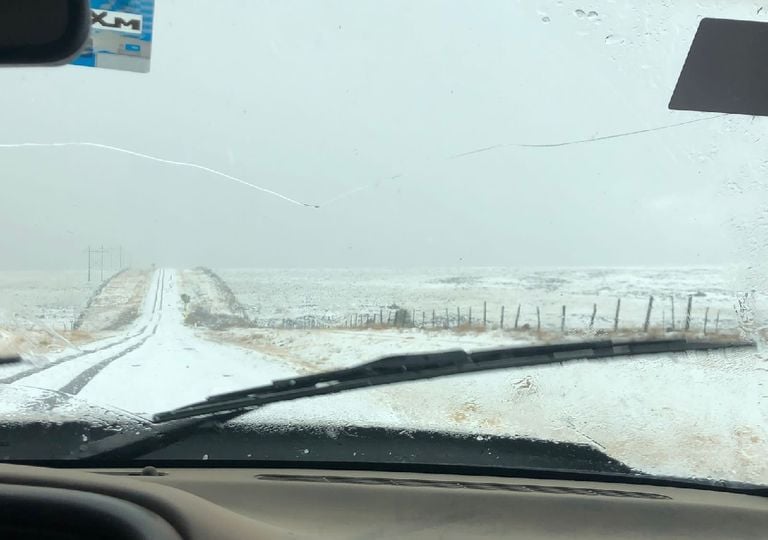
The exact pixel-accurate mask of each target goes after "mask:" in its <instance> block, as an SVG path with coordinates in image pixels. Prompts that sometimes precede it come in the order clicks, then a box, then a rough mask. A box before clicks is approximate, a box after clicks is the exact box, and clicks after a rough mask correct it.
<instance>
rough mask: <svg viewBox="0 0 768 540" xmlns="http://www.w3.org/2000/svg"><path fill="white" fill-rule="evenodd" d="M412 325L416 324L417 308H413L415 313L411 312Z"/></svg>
mask: <svg viewBox="0 0 768 540" xmlns="http://www.w3.org/2000/svg"><path fill="white" fill-rule="evenodd" d="M411 326H413V327H415V326H416V310H415V309H414V310H413V313H411Z"/></svg>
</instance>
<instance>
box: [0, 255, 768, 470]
mask: <svg viewBox="0 0 768 540" xmlns="http://www.w3.org/2000/svg"><path fill="white" fill-rule="evenodd" d="M182 275H183V276H185V279H184V280H183V285H184V289H183V290H188V289H189V280H188V279H186V277H187V276H188V274H187V273H183V274H182V273H179V272H174V271H170V270H165V271H158V272H156V273H155V274H154V276H153V278H152V279H151V283H152V285H151V286H150V288H149V290H148V292H147V296H146V297H145V300H144V304H143V307H142V310H141V316H140V317H139V319H138V320H137V321H136V322H135V323H134V325H132V326H131V327H130V331H126V334H125V336H124V337H123V338H122V339H123V341H120V339H118V338H117V337H115V338H113V339H112V341H111V342H110V343H109V344H107V347H106V348H96V349H94V350H91V349H89V350H88V351H86V353H85V354H81V355H75V356H74V357H72V358H71V359H68V360H65V361H60V362H58V363H56V362H52V363H51V364H50V365H47V366H45V365H44V366H41V368H38V369H37V370H36V371H35V372H34V373H15V375H13V376H11V377H10V380H9V377H7V376H6V375H4V374H6V373H11V372H13V371H12V370H13V369H18V368H0V370H5V371H0V379H3V380H5V381H6V382H11V383H12V384H13V385H16V386H17V387H19V388H21V387H24V386H35V387H41V388H48V389H52V390H64V391H67V392H69V393H72V394H76V395H77V396H78V398H80V399H85V400H87V401H88V402H92V403H94V404H102V405H107V406H112V407H117V408H120V409H124V410H127V411H131V412H134V413H140V414H144V415H147V414H150V413H154V412H158V411H160V410H164V409H168V408H173V407H177V406H179V405H183V404H185V403H188V402H191V401H197V400H200V399H202V398H204V397H205V396H207V395H209V394H212V393H218V392H224V391H229V390H235V389H239V388H243V387H247V386H253V385H261V384H265V383H268V382H270V381H271V380H273V379H275V378H287V377H292V376H296V375H301V374H306V373H309V372H313V371H319V370H323V369H332V368H335V367H342V366H348V365H351V364H356V363H359V362H362V361H367V360H371V359H374V358H377V357H380V356H384V355H389V354H395V353H403V352H417V351H433V350H439V349H445V348H455V347H462V348H466V349H470V350H472V349H479V348H487V347H494V346H499V345H502V344H505V345H509V344H513V343H520V342H525V341H526V340H528V339H529V338H530V335H528V334H525V333H518V334H515V333H508V332H500V331H488V332H474V331H470V332H466V331H465V332H455V331H438V330H422V329H407V330H402V331H400V330H392V329H388V330H374V329H369V330H342V329H319V330H313V331H306V330H278V329H265V328H232V329H228V330H219V331H214V330H211V329H209V328H204V327H197V328H196V327H194V326H188V325H185V324H184V305H183V302H182V300H181V294H182V292H181V290H182V289H180V287H181V285H182V283H181V282H182V280H181V279H180V276H182ZM206 275H207V274H197V275H196V277H195V279H196V280H197V283H196V285H195V286H196V287H198V289H199V290H200V291H203V290H205V291H207V294H208V295H209V296H214V297H215V295H218V294H220V291H221V289H220V288H218V286H216V285H215V284H212V283H209V284H206V283H205V281H206V280H209V279H213V278H211V277H210V276H208V277H205V276H206ZM314 283H318V281H317V280H316V281H315V282H314ZM318 286H319V285H318ZM273 287H274V288H275V289H280V287H279V286H277V285H276V284H274V283H273ZM307 287H309V285H307ZM319 287H320V286H319ZM453 287H455V285H453ZM320 288H322V287H320ZM439 288H443V286H442V285H440V286H439ZM217 291H218V292H217ZM702 292H704V294H705V295H707V296H705V297H699V298H707V297H714V296H715V293H712V294H710V293H709V292H707V291H702ZM723 294H724V293H723ZM340 296H341V297H342V298H341V299H340V300H339V302H341V301H342V300H343V299H344V298H348V296H349V292H348V291H347V292H345V293H344V294H343V295H341V294H340ZM217 303H218V304H224V303H226V299H225V298H223V297H222V298H219V299H218V300H214V301H212V302H211V304H212V305H217ZM90 346H91V344H89V347H90ZM76 352H77V351H69V353H67V354H75V353H76ZM59 358H60V359H61V358H62V357H61V355H60V356H59ZM63 358H67V357H66V356H64V357H63ZM8 370H11V371H8ZM766 382H768V362H767V361H766V356H765V354H764V353H762V352H754V351H749V352H745V351H719V352H712V353H704V352H699V353H689V354H684V355H666V356H652V357H647V358H634V359H631V360H619V361H611V362H606V363H604V364H597V363H594V362H593V363H586V362H585V363H574V364H566V365H564V366H548V367H540V368H529V369H525V370H518V371H498V372H490V373H483V374H476V375H464V376H457V377H452V378H445V379H440V380H434V381H424V382H413V383H407V384H402V385H396V386H390V387H383V388H376V389H369V390H363V389H361V390H356V391H353V392H348V393H344V394H339V395H332V396H325V397H320V398H313V399H304V400H297V401H294V402H290V403H284V404H275V405H272V406H268V407H265V408H263V409H262V410H258V411H254V412H252V413H249V414H248V415H246V416H244V417H243V418H242V419H241V420H240V421H242V422H253V421H259V422H270V423H273V422H284V423H293V424H299V423H300V424H321V425H331V426H345V425H374V426H376V425H378V426H389V427H400V428H402V429H404V430H409V429H441V430H449V431H458V432H465V433H472V434H476V435H479V436H481V435H484V434H501V435H520V436H533V437H541V438H553V439H556V440H562V441H574V442H580V443H586V444H592V445H595V446H596V447H598V448H601V449H604V450H605V451H606V452H607V453H608V454H609V455H611V456H613V457H615V458H617V459H620V460H622V461H624V462H625V463H627V464H628V465H630V466H632V467H636V468H638V469H640V470H643V471H646V472H649V473H657V474H671V475H676V476H710V477H716V478H727V479H731V480H742V481H752V482H760V483H766V484H768V472H766V471H768V468H766V467H765V466H764V464H763V461H764V460H763V456H764V455H766V453H767V452H768V405H767V403H768V401H766V397H767V396H766V394H767V393H768V392H766V386H765V384H766Z"/></svg>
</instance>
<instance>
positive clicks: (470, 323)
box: [468, 306, 472, 326]
mask: <svg viewBox="0 0 768 540" xmlns="http://www.w3.org/2000/svg"><path fill="white" fill-rule="evenodd" d="M468 322H469V326H472V306H469V319H468Z"/></svg>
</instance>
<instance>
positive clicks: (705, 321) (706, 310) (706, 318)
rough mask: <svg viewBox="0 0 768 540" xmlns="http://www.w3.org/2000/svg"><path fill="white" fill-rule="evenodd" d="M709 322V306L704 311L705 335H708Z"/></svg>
mask: <svg viewBox="0 0 768 540" xmlns="http://www.w3.org/2000/svg"><path fill="white" fill-rule="evenodd" d="M708 320H709V306H707V309H705V310H704V333H705V334H706V333H707V321H708Z"/></svg>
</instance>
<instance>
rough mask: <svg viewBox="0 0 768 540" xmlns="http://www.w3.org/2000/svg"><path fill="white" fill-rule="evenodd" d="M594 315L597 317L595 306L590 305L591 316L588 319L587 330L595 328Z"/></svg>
mask: <svg viewBox="0 0 768 540" xmlns="http://www.w3.org/2000/svg"><path fill="white" fill-rule="evenodd" d="M595 315H597V304H592V316H591V317H590V318H589V329H590V330H592V328H594V327H595Z"/></svg>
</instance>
